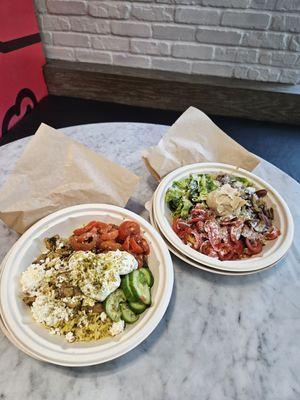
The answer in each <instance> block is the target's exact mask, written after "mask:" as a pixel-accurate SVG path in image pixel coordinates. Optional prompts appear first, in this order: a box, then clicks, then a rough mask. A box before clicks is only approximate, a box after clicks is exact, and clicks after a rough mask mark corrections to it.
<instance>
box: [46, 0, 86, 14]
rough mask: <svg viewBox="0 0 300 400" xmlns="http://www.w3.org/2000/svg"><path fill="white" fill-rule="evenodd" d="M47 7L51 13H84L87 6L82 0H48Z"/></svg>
mask: <svg viewBox="0 0 300 400" xmlns="http://www.w3.org/2000/svg"><path fill="white" fill-rule="evenodd" d="M47 9H48V11H49V12H50V13H51V14H63V15H84V14H86V9H87V6H86V2H85V1H80V0H78V1H77V0H74V1H73V0H47Z"/></svg>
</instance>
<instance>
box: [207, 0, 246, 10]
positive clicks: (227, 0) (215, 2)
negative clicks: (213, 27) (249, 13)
mask: <svg viewBox="0 0 300 400" xmlns="http://www.w3.org/2000/svg"><path fill="white" fill-rule="evenodd" d="M249 3H250V0H202V4H203V5H204V6H215V7H226V8H227V7H232V8H247V7H248V5H249Z"/></svg>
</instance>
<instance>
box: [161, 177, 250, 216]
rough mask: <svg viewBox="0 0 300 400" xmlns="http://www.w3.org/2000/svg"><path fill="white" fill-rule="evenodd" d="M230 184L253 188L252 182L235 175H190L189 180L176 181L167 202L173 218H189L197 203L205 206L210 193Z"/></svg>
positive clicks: (167, 196) (169, 191)
mask: <svg viewBox="0 0 300 400" xmlns="http://www.w3.org/2000/svg"><path fill="white" fill-rule="evenodd" d="M225 183H229V184H231V185H232V186H238V185H239V184H242V185H243V186H245V187H248V186H251V185H252V182H251V181H249V180H248V179H246V178H242V177H240V176H235V175H212V174H190V175H189V176H188V177H187V178H184V179H181V180H179V181H174V182H173V183H172V186H171V187H170V188H169V189H168V190H167V193H166V202H167V204H168V206H169V208H170V210H171V211H172V214H173V217H181V218H184V219H186V218H188V215H189V211H190V209H191V208H192V207H193V206H194V205H195V204H197V203H202V204H204V205H206V204H205V200H206V198H207V195H208V193H209V192H212V191H213V190H215V189H217V188H218V187H220V186H221V185H222V184H225Z"/></svg>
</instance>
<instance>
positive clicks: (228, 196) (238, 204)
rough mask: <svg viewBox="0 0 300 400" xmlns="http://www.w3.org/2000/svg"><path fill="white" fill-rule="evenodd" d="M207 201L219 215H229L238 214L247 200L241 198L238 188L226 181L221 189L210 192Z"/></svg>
mask: <svg viewBox="0 0 300 400" xmlns="http://www.w3.org/2000/svg"><path fill="white" fill-rule="evenodd" d="M206 203H207V205H208V207H209V208H212V209H214V210H215V212H216V213H217V215H219V216H221V217H227V216H230V215H234V216H237V215H238V214H239V213H240V211H241V208H242V206H243V205H244V204H245V203H246V201H245V200H244V199H242V198H241V196H240V195H239V191H238V189H235V188H233V187H231V186H230V185H229V184H228V183H226V184H225V185H223V186H221V187H220V188H219V189H216V190H213V191H212V192H210V193H208V196H207V199H206Z"/></svg>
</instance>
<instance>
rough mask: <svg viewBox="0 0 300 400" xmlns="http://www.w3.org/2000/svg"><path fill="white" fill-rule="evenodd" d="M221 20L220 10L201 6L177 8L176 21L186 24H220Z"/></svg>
mask: <svg viewBox="0 0 300 400" xmlns="http://www.w3.org/2000/svg"><path fill="white" fill-rule="evenodd" d="M220 20H221V13H220V11H216V10H207V9H202V8H199V7H193V8H192V7H188V8H187V7H178V8H176V13H175V21H176V22H180V23H184V24H197V25H218V24H219V23H220Z"/></svg>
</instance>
